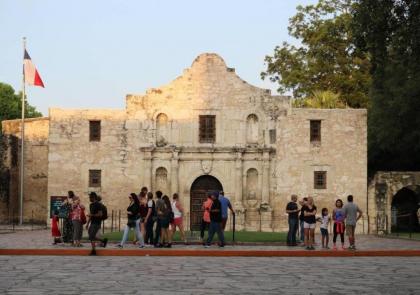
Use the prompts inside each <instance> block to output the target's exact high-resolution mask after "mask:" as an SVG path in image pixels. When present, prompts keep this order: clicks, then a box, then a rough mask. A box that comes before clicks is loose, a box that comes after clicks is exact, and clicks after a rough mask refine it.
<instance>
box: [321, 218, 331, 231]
mask: <svg viewBox="0 0 420 295" xmlns="http://www.w3.org/2000/svg"><path fill="white" fill-rule="evenodd" d="M329 222H330V217H329V216H328V215H324V216H322V217H321V226H320V228H323V229H328V223H329Z"/></svg>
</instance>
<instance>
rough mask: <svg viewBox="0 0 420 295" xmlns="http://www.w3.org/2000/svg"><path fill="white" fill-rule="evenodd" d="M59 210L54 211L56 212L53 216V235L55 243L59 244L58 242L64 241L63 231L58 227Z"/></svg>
mask: <svg viewBox="0 0 420 295" xmlns="http://www.w3.org/2000/svg"><path fill="white" fill-rule="evenodd" d="M58 214H59V212H58V210H55V211H54V214H53V216H52V218H51V236H52V237H53V238H54V241H53V245H57V244H58V243H62V241H61V232H60V230H59V229H58V220H59V219H58Z"/></svg>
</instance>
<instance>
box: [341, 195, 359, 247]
mask: <svg viewBox="0 0 420 295" xmlns="http://www.w3.org/2000/svg"><path fill="white" fill-rule="evenodd" d="M343 211H344V216H345V219H346V232H347V236H348V237H349V244H350V246H349V250H356V246H355V238H354V232H355V230H356V224H357V221H358V220H359V219H360V218H361V217H362V215H363V212H362V210H360V208H359V206H357V205H356V204H354V203H353V196H352V195H349V196H347V204H346V205H344V207H343Z"/></svg>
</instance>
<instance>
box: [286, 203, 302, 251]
mask: <svg viewBox="0 0 420 295" xmlns="http://www.w3.org/2000/svg"><path fill="white" fill-rule="evenodd" d="M296 202H297V196H296V195H292V198H291V202H289V203H288V204H287V206H286V213H287V214H289V232H288V233H287V246H296V245H297V244H296V232H297V230H298V214H299V211H300V210H299V209H298V205H297V204H296Z"/></svg>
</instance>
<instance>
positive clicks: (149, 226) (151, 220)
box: [145, 192, 156, 245]
mask: <svg viewBox="0 0 420 295" xmlns="http://www.w3.org/2000/svg"><path fill="white" fill-rule="evenodd" d="M155 220H156V205H155V201H154V200H153V194H152V193H151V192H149V193H147V215H146V218H145V225H146V238H145V242H146V244H150V245H153V225H154V224H155Z"/></svg>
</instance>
